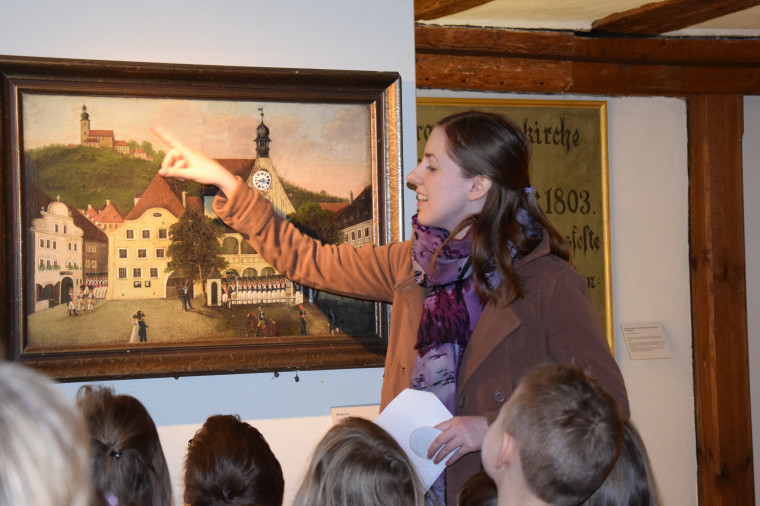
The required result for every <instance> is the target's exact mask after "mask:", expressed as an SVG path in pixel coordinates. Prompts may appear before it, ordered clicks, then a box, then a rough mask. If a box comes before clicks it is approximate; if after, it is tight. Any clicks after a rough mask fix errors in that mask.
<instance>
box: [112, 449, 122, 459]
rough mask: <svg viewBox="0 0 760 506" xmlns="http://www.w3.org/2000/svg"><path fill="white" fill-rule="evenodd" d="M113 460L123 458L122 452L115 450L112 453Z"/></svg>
mask: <svg viewBox="0 0 760 506" xmlns="http://www.w3.org/2000/svg"><path fill="white" fill-rule="evenodd" d="M110 455H111V458H112V459H114V460H119V459H120V458H121V452H118V451H116V450H113V451H112V452H111V453H110Z"/></svg>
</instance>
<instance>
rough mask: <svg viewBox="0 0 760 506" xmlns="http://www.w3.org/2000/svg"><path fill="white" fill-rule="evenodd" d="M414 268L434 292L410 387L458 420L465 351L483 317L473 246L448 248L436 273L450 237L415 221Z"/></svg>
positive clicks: (457, 242) (459, 243)
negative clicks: (432, 397) (433, 399)
mask: <svg viewBox="0 0 760 506" xmlns="http://www.w3.org/2000/svg"><path fill="white" fill-rule="evenodd" d="M412 226H413V227H414V240H413V243H412V267H413V268H414V274H415V278H416V281H417V284H419V285H420V286H424V287H431V291H430V293H429V294H428V296H427V298H426V299H425V303H424V307H423V310H422V319H421V320H420V328H419V331H418V333H417V343H416V345H415V349H416V350H417V360H416V362H415V367H414V372H413V373H412V384H411V387H412V388H414V389H416V390H427V391H430V392H433V393H434V394H435V395H436V396H437V397H438V398H439V399H440V400H441V402H443V404H444V405H445V406H446V407H447V408H448V409H449V411H450V412H451V414H452V415H456V376H457V372H458V371H459V364H460V362H461V360H462V356H463V354H464V350H465V347H466V346H467V343H468V341H469V340H470V335H471V334H472V331H473V329H474V328H475V325H476V324H477V322H478V319H479V318H480V314H481V312H482V311H483V303H482V302H481V301H480V299H479V297H478V294H477V293H476V291H475V281H474V279H473V277H472V265H471V258H470V255H471V253H472V240H471V237H470V236H469V234H468V235H467V236H466V237H465V238H464V239H452V240H450V241H448V242H447V243H446V246H444V248H443V249H442V250H441V252H440V253H439V255H438V257H437V258H436V261H435V265H434V266H432V268H431V262H430V261H431V259H432V258H433V254H434V253H435V251H436V250H437V249H438V247H439V246H440V245H441V244H442V243H443V241H444V240H445V239H446V237H447V236H448V232H447V231H445V230H443V229H440V228H435V227H426V226H424V225H421V224H420V223H419V221H417V216H416V215H415V216H413V217H412Z"/></svg>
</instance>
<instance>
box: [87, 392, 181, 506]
mask: <svg viewBox="0 0 760 506" xmlns="http://www.w3.org/2000/svg"><path fill="white" fill-rule="evenodd" d="M77 406H78V408H79V410H80V411H81V413H82V416H83V417H84V420H85V423H86V424H87V427H88V429H89V433H90V439H91V441H90V444H91V446H90V466H91V476H92V481H93V484H94V486H95V488H96V490H97V492H99V493H100V502H97V504H104V505H105V504H112V503H113V499H109V498H108V497H110V496H113V497H114V498H115V499H118V502H119V504H120V505H122V506H170V505H171V503H172V484H171V476H170V474H169V467H168V465H167V463H166V459H165V457H164V451H163V449H162V448H161V441H160V440H159V438H158V430H157V429H156V424H155V423H154V422H153V419H152V418H151V416H150V414H149V413H148V410H147V409H145V406H143V404H142V403H141V402H140V401H138V400H137V399H136V398H134V397H132V396H131V395H114V393H113V390H111V389H110V388H108V387H103V386H91V385H84V386H82V387H80V389H79V390H78V391H77Z"/></svg>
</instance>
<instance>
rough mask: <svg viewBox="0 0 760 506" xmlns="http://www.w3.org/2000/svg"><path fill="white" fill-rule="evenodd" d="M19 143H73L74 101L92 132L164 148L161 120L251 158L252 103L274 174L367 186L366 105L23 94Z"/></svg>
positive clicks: (212, 149)
mask: <svg viewBox="0 0 760 506" xmlns="http://www.w3.org/2000/svg"><path fill="white" fill-rule="evenodd" d="M22 100H23V101H22V106H23V116H24V118H23V134H24V149H31V148H35V147H40V146H47V145H50V144H78V143H79V118H80V115H81V113H82V105H86V106H87V113H88V114H89V115H90V128H91V129H92V130H113V131H114V135H115V137H116V139H117V140H124V141H131V140H135V141H138V142H143V141H149V142H150V143H151V144H153V148H154V149H155V150H156V151H158V150H164V151H168V147H167V146H166V145H165V144H163V142H161V141H160V140H159V139H158V138H156V137H155V136H153V134H151V132H150V127H151V125H161V126H163V127H165V128H166V129H168V130H169V131H170V132H172V133H173V134H174V136H175V137H177V138H178V139H180V140H181V141H182V142H183V143H185V144H186V145H188V146H192V147H195V148H197V149H200V150H201V151H203V152H204V153H206V154H207V155H209V156H211V157H214V158H255V157H256V149H255V143H254V139H255V138H256V127H258V126H259V124H260V123H261V113H260V111H259V107H262V108H263V111H264V124H265V125H266V126H267V127H268V128H269V137H270V139H271V141H272V142H271V144H270V151H269V157H270V159H271V160H272V163H273V164H274V167H275V169H276V170H277V174H278V175H279V176H280V177H282V178H285V179H288V180H290V181H295V182H297V183H298V184H299V185H300V186H303V187H304V188H307V189H309V190H313V191H321V190H324V191H326V192H327V193H329V194H331V195H337V196H339V197H345V198H348V197H349V193H350V192H353V193H354V195H358V193H359V192H360V191H361V190H362V189H364V188H365V187H366V186H368V185H369V184H370V176H371V157H372V154H371V141H372V139H371V138H370V115H369V113H370V111H369V107H368V106H363V105H345V104H298V103H276V102H241V101H221V100H214V101H211V100H175V99H144V98H110V97H93V96H61V95H43V94H30V93H25V94H24V96H23V99H22Z"/></svg>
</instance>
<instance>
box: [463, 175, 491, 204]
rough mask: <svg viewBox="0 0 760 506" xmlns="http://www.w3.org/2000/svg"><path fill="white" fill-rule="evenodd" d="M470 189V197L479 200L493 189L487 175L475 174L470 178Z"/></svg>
mask: <svg viewBox="0 0 760 506" xmlns="http://www.w3.org/2000/svg"><path fill="white" fill-rule="evenodd" d="M469 182H470V191H469V192H468V198H469V199H470V200H478V199H481V198H483V197H485V195H486V194H487V193H488V190H490V189H491V184H492V183H491V180H490V179H489V178H487V177H485V176H475V177H472V178H470V180H469Z"/></svg>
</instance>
